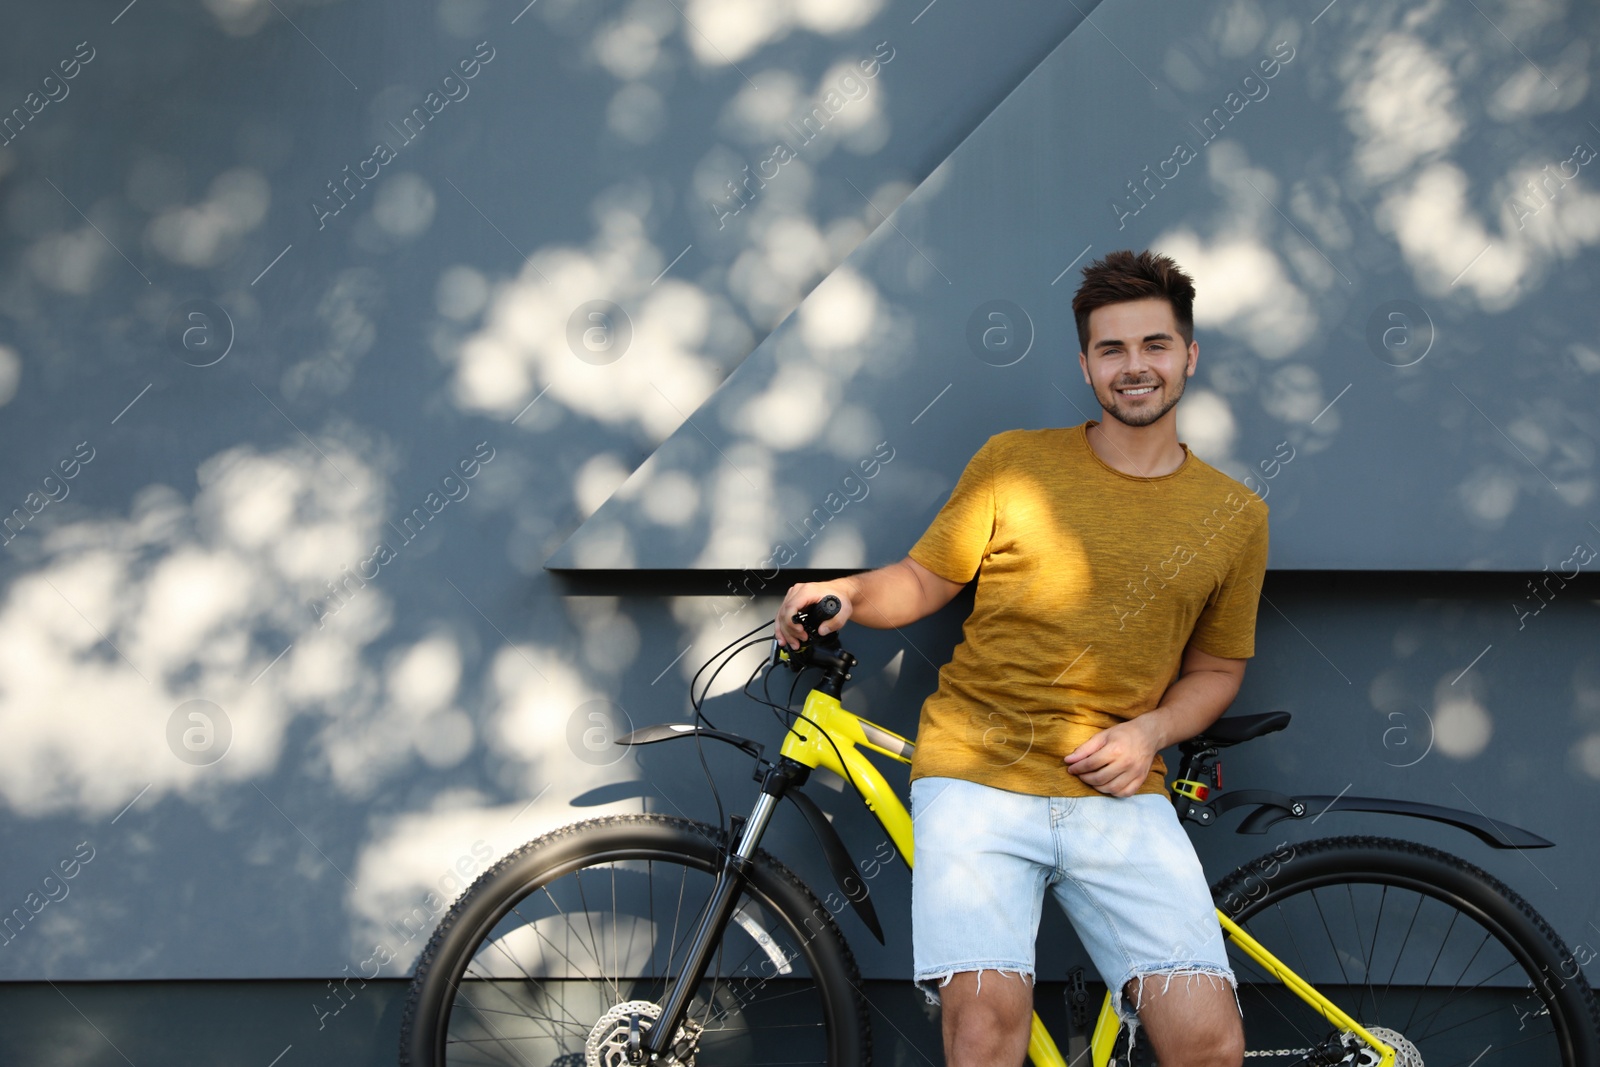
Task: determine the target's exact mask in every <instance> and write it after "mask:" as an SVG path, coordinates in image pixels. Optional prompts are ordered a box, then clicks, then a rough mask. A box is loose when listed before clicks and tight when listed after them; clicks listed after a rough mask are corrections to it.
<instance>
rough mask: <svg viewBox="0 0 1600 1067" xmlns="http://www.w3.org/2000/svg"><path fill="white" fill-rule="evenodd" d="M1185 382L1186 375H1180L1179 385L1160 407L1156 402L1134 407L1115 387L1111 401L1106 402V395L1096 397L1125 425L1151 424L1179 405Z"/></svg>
mask: <svg viewBox="0 0 1600 1067" xmlns="http://www.w3.org/2000/svg"><path fill="white" fill-rule="evenodd" d="M1185 384H1186V377H1185V376H1184V375H1179V376H1178V380H1177V385H1176V386H1174V388H1173V390H1172V395H1171V396H1170V397H1169V398H1168V399H1167V402H1166V403H1165V404H1163V405H1161V406H1160V407H1159V408H1158V407H1157V406H1156V405H1154V404H1150V405H1148V406H1146V407H1142V408H1138V407H1134V406H1132V405H1131V404H1128V403H1127V402H1126V401H1125V400H1123V397H1122V394H1121V393H1119V392H1117V391H1116V389H1115V388H1112V390H1111V401H1112V402H1111V403H1109V404H1108V403H1106V400H1105V398H1104V397H1096V398H1095V399H1097V400H1099V401H1100V406H1101V407H1102V408H1104V409H1105V412H1106V414H1107V415H1110V416H1111V417H1112V418H1114V419H1116V420H1117V421H1118V422H1120V423H1122V424H1123V425H1124V426H1149V425H1150V424H1151V423H1152V422H1155V421H1156V420H1157V419H1159V418H1161V416H1163V415H1165V414H1166V413H1167V412H1169V411H1171V410H1172V409H1173V408H1175V407H1177V406H1178V401H1179V400H1181V399H1183V387H1184V385H1185Z"/></svg>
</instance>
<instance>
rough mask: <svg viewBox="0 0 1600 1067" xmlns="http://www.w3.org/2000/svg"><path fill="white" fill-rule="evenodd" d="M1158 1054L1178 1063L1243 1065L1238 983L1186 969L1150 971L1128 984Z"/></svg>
mask: <svg viewBox="0 0 1600 1067" xmlns="http://www.w3.org/2000/svg"><path fill="white" fill-rule="evenodd" d="M1123 993H1124V995H1125V996H1126V997H1127V1000H1128V1003H1130V1004H1132V1005H1134V1007H1135V1009H1136V1010H1137V1011H1138V1015H1139V1023H1140V1024H1141V1025H1142V1026H1143V1027H1144V1030H1145V1036H1146V1038H1147V1040H1148V1043H1149V1044H1150V1046H1151V1048H1152V1049H1153V1050H1154V1051H1155V1053H1156V1056H1157V1058H1158V1059H1159V1060H1160V1061H1161V1063H1162V1064H1163V1065H1166V1064H1169V1063H1170V1064H1172V1065H1173V1067H1239V1065H1240V1064H1241V1063H1242V1062H1243V1060H1244V1029H1243V1027H1242V1025H1241V1023H1240V1018H1239V1002H1238V998H1237V997H1236V995H1235V993H1234V987H1233V983H1232V982H1231V981H1230V980H1229V979H1228V978H1227V977H1224V976H1222V975H1220V974H1215V973H1211V972H1209V971H1200V970H1184V971H1174V972H1164V973H1160V974H1149V975H1145V976H1144V977H1143V978H1142V979H1133V980H1131V981H1129V982H1128V983H1127V985H1126V986H1124V987H1123Z"/></svg>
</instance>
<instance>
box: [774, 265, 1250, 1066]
mask: <svg viewBox="0 0 1600 1067" xmlns="http://www.w3.org/2000/svg"><path fill="white" fill-rule="evenodd" d="M1083 273H1084V281H1083V284H1082V285H1081V286H1080V287H1079V289H1078V292H1077V294H1076V295H1075V296H1074V298H1073V302H1072V307H1073V312H1074V316H1075V318H1076V320H1077V327H1078V341H1079V346H1080V351H1079V353H1078V363H1079V367H1080V368H1081V370H1082V372H1083V376H1084V380H1085V381H1086V382H1088V383H1089V385H1090V387H1091V388H1092V389H1093V390H1094V395H1095V399H1096V400H1098V401H1099V404H1100V408H1101V418H1100V419H1090V420H1088V421H1086V422H1084V423H1081V424H1079V425H1076V426H1069V427H1065V428H1058V429H1048V430H1010V431H1007V432H1004V433H1000V434H996V435H995V436H993V437H990V438H989V439H988V441H987V442H985V444H984V445H983V447H982V448H980V449H979V450H978V453H977V455H975V456H974V457H973V458H972V460H971V461H970V462H969V463H968V464H967V467H966V470H965V471H964V472H963V473H962V475H961V478H960V480H959V481H958V482H957V484H956V487H955V489H954V490H953V491H952V492H951V494H950V498H949V500H948V501H947V502H946V503H945V504H944V506H943V507H942V508H941V509H940V511H939V513H938V515H937V516H935V517H934V520H933V523H932V524H931V525H930V526H929V527H928V530H927V532H926V533H924V534H923V536H922V538H921V539H920V540H918V541H917V543H916V545H914V546H913V547H912V549H911V551H910V553H909V554H908V555H907V556H906V558H905V559H903V560H901V561H899V562H898V563H894V564H891V565H889V566H887V567H882V568H879V569H878V570H874V571H869V572H867V573H865V574H858V575H854V576H852V577H849V578H844V579H841V580H839V581H836V582H824V583H805V584H800V585H796V586H794V587H792V588H791V589H790V590H789V592H788V594H787V595H786V597H785V598H784V602H783V606H782V607H781V608H780V609H779V613H778V626H777V636H778V639H779V640H780V641H781V642H783V643H784V644H791V645H792V644H798V643H799V642H800V641H801V640H803V639H804V635H803V633H802V632H801V630H800V629H799V627H797V626H796V625H795V624H794V623H793V622H792V620H791V616H792V615H793V613H794V612H795V611H796V610H798V609H799V608H801V607H803V606H805V605H807V604H810V603H812V602H814V601H816V600H818V599H820V598H821V597H822V596H825V595H827V594H829V593H832V594H834V595H836V596H838V597H839V599H840V601H841V602H842V608H841V610H840V612H839V614H838V615H837V616H836V617H835V619H834V620H833V621H832V622H830V623H827V624H824V626H823V627H822V630H823V631H824V632H833V631H835V630H837V629H838V628H839V627H840V626H843V625H844V623H845V622H846V621H847V620H850V619H854V620H856V621H857V622H860V623H862V624H863V625H866V626H871V627H888V626H904V625H906V624H907V623H909V622H912V621H914V620H916V619H920V618H922V617H923V616H925V615H928V614H931V613H932V612H934V611H937V610H938V609H939V608H941V607H943V606H944V605H945V604H947V603H949V601H950V600H951V599H952V598H953V597H954V596H955V594H956V593H957V592H959V591H960V590H961V589H962V587H963V586H964V585H965V584H966V583H967V582H969V581H972V580H973V579H974V578H976V579H977V583H978V587H977V592H976V596H975V597H974V601H973V608H972V613H971V615H970V616H968V618H967V621H966V624H965V626H964V627H963V631H962V635H963V640H962V642H961V643H960V644H959V645H958V646H957V647H956V649H955V652H954V654H953V655H952V657H951V660H950V662H949V663H948V664H946V665H945V666H944V667H943V668H942V669H941V670H940V671H939V687H938V690H937V691H936V692H935V693H934V694H933V695H931V696H930V697H928V699H927V700H926V702H925V703H924V704H923V707H922V716H921V720H920V722H919V724H918V731H917V739H916V740H917V747H916V753H915V756H914V759H913V763H912V768H911V778H912V781H911V812H912V818H913V820H914V825H915V831H916V832H915V838H914V842H915V856H914V868H913V873H912V956H913V960H914V966H915V973H914V977H915V979H916V982H917V984H918V985H919V986H921V987H922V988H923V989H924V990H925V991H926V992H927V994H928V997H929V999H930V1000H935V1001H937V1002H939V1003H941V1004H942V1006H943V1028H944V1040H945V1059H946V1062H947V1063H949V1064H950V1065H951V1067H969V1065H972V1067H976V1065H979V1064H982V1065H990V1064H1001V1065H1005V1067H1016V1065H1018V1064H1021V1063H1022V1061H1023V1058H1024V1056H1025V1055H1026V1050H1027V1044H1028V1031H1029V1019H1030V1016H1031V1014H1032V1007H1033V985H1032V982H1033V975H1034V941H1035V939H1036V938H1037V936H1038V928H1039V918H1040V913H1041V909H1042V906H1043V899H1044V895H1045V892H1046V890H1048V891H1049V892H1050V893H1051V894H1052V895H1053V896H1054V897H1055V898H1056V900H1057V902H1058V903H1059V904H1060V905H1061V906H1062V908H1063V909H1064V910H1065V911H1066V913H1067V916H1068V918H1069V919H1070V920H1071V921H1072V924H1073V926H1074V928H1075V929H1076V930H1077V931H1078V934H1079V936H1080V938H1081V939H1082V940H1083V943H1084V945H1085V947H1086V948H1087V949H1088V951H1089V954H1090V957H1091V958H1092V959H1093V961H1094V964H1095V966H1096V968H1097V969H1098V970H1099V972H1100V975H1101V977H1102V979H1103V980H1104V981H1105V983H1106V985H1107V986H1108V987H1109V988H1112V989H1117V990H1120V991H1121V996H1119V997H1118V998H1117V1000H1116V1005H1117V1010H1118V1013H1119V1015H1121V1017H1122V1018H1123V1019H1124V1021H1125V1022H1126V1023H1127V1024H1128V1025H1129V1026H1130V1027H1134V1026H1137V1025H1140V1024H1142V1025H1143V1027H1144V1028H1145V1031H1146V1033H1147V1034H1148V1036H1149V1039H1150V1044H1151V1046H1152V1047H1153V1049H1154V1051H1155V1054H1156V1056H1157V1058H1158V1059H1159V1060H1160V1062H1161V1063H1162V1065H1163V1067H1238V1065H1239V1064H1240V1063H1241V1061H1242V1058H1243V1048H1244V1043H1243V1036H1242V1033H1241V1030H1240V1021H1239V1012H1238V1004H1237V1001H1236V1000H1235V996H1234V981H1235V980H1234V975H1233V973H1232V970H1231V969H1230V968H1229V965H1228V960H1227V956H1226V953H1225V951H1224V948H1223V941H1222V933H1221V930H1220V928H1219V927H1218V924H1217V920H1216V916H1215V914H1214V912H1213V910H1212V902H1211V894H1210V892H1209V890H1208V889H1207V887H1206V881H1205V876H1204V873H1203V872H1202V870H1201V868H1200V862H1199V860H1198V858H1197V857H1196V856H1195V852H1194V848H1193V846H1191V845H1190V843H1189V838H1188V836H1187V835H1186V834H1185V833H1184V831H1183V828H1182V826H1181V825H1180V824H1179V822H1178V819H1177V815H1176V813H1175V812H1174V810H1173V807H1172V804H1171V802H1170V801H1169V800H1168V799H1167V795H1166V788H1165V775H1166V765H1165V764H1164V762H1163V761H1162V760H1161V758H1160V756H1159V755H1158V753H1159V752H1160V750H1161V749H1163V748H1166V747H1168V746H1170V745H1174V744H1176V743H1178V742H1179V741H1181V740H1184V739H1185V738H1189V737H1192V736H1194V735H1195V734H1198V733H1200V732H1201V731H1203V730H1204V729H1205V728H1206V727H1207V726H1209V725H1211V723H1212V722H1214V721H1215V720H1216V719H1217V718H1218V717H1219V716H1221V715H1222V713H1223V712H1224V711H1225V710H1227V707H1228V705H1229V704H1230V703H1232V701H1233V698H1234V696H1235V695H1236V694H1237V693H1238V691H1239V683H1240V681H1241V680H1242V679H1243V677H1244V666H1245V660H1246V659H1247V658H1249V657H1250V656H1251V655H1253V654H1254V652H1255V622H1256V604H1257V600H1258V598H1259V595H1260V588H1261V580H1262V577H1263V574H1264V573H1265V570H1266V561H1267V506H1266V505H1265V504H1264V503H1262V502H1261V500H1260V499H1259V498H1258V497H1256V496H1255V495H1254V494H1252V493H1250V492H1249V491H1248V490H1246V489H1245V488H1244V487H1243V486H1242V485H1240V484H1239V483H1238V482H1236V481H1234V480H1233V479H1232V478H1229V477H1228V476H1227V475H1225V474H1223V473H1221V472H1220V471H1218V470H1216V469H1215V468H1213V467H1211V466H1209V465H1207V464H1206V463H1204V462H1202V461H1201V460H1200V459H1199V457H1197V456H1195V455H1193V454H1192V453H1191V452H1190V451H1189V449H1188V446H1186V445H1185V444H1183V443H1182V442H1180V441H1179V440H1178V428H1177V405H1178V401H1179V400H1180V399H1181V398H1182V396H1183V391H1184V387H1185V384H1186V383H1187V381H1188V379H1189V377H1190V376H1191V375H1193V374H1194V372H1195V367H1196V365H1197V363H1198V361H1199V358H1200V346H1199V344H1198V343H1196V342H1195V340H1194V314H1193V308H1194V283H1193V281H1192V280H1191V279H1190V278H1189V276H1188V275H1186V274H1185V273H1184V272H1183V271H1182V270H1180V269H1179V268H1178V266H1177V264H1175V263H1174V262H1173V261H1172V260H1171V259H1169V258H1167V257H1165V256H1161V255H1155V254H1152V253H1150V252H1142V253H1139V254H1137V255H1135V254H1134V253H1132V252H1113V253H1111V254H1109V255H1107V256H1106V257H1105V258H1104V259H1102V260H1099V261H1097V262H1095V263H1093V264H1091V265H1090V266H1089V267H1087V268H1085V269H1084V272H1083ZM985 972H987V973H985ZM985 979H987V982H985Z"/></svg>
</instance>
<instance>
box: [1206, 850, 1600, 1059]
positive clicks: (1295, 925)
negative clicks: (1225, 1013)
mask: <svg viewBox="0 0 1600 1067" xmlns="http://www.w3.org/2000/svg"><path fill="white" fill-rule="evenodd" d="M1212 894H1213V896H1214V897H1215V899H1216V902H1217V907H1218V908H1219V909H1220V910H1221V911H1222V912H1223V913H1224V914H1226V915H1227V916H1228V917H1229V918H1231V919H1233V920H1234V922H1236V923H1238V924H1239V925H1240V926H1242V927H1244V929H1245V930H1246V932H1248V933H1249V934H1250V935H1251V936H1252V937H1254V938H1255V939H1256V940H1257V941H1259V942H1260V943H1261V944H1262V945H1263V946H1264V947H1265V948H1267V949H1268V950H1269V951H1270V952H1271V953H1272V954H1273V955H1275V956H1277V958H1278V959H1279V960H1280V961H1281V962H1283V963H1284V964H1286V965H1288V966H1289V967H1290V968H1291V969H1293V970H1294V971H1295V972H1296V973H1297V974H1299V975H1300V977H1302V978H1304V979H1306V981H1308V982H1310V983H1311V984H1312V985H1314V986H1316V987H1317V989H1319V990H1320V991H1321V992H1322V993H1323V994H1324V995H1325V996H1327V997H1328V998H1329V999H1330V1000H1332V1001H1333V1002H1334V1003H1335V1004H1337V1005H1338V1006H1339V1007H1340V1008H1342V1009H1343V1010H1344V1011H1345V1012H1346V1013H1347V1014H1349V1015H1350V1016H1352V1017H1353V1018H1354V1019H1355V1020H1356V1021H1357V1022H1359V1023H1360V1024H1361V1025H1362V1026H1364V1027H1366V1028H1367V1029H1369V1030H1374V1034H1375V1036H1377V1037H1379V1038H1380V1039H1382V1040H1384V1041H1385V1042H1386V1043H1388V1044H1391V1045H1393V1046H1394V1047H1395V1048H1396V1053H1397V1054H1396V1057H1395V1065H1396V1067H1422V1065H1423V1064H1426V1065H1427V1067H1448V1065H1459V1067H1469V1065H1470V1067H1501V1065H1505V1067H1513V1065H1514V1067H1555V1065H1561V1067H1600V1048H1597V1043H1600V1013H1597V1010H1596V1006H1595V999H1594V994H1593V993H1592V992H1591V991H1590V989H1589V984H1588V982H1587V981H1585V979H1584V976H1583V972H1582V970H1581V968H1580V967H1579V965H1578V961H1577V960H1575V959H1574V957H1573V955H1572V953H1570V952H1569V951H1568V950H1567V947H1566V945H1565V944H1563V943H1562V941H1561V938H1560V937H1558V936H1557V935H1556V933H1555V932H1554V931H1553V930H1551V929H1550V927H1549V925H1548V924H1547V923H1546V922H1545V921H1544V919H1543V918H1541V917H1540V916H1539V915H1538V914H1537V913H1536V912H1535V911H1534V910H1533V909H1532V908H1531V907H1530V906H1529V905H1528V903H1527V902H1526V901H1525V900H1523V899H1522V898H1521V897H1520V896H1518V895H1517V894H1516V893H1514V892H1513V891H1512V890H1511V889H1509V888H1508V887H1506V886H1505V885H1504V884H1503V883H1501V882H1500V881H1499V880H1497V879H1496V878H1494V877H1493V876H1492V875H1490V874H1488V873H1487V872H1485V871H1483V870H1481V869H1480V868H1478V867H1475V866H1473V865H1472V864H1470V863H1467V862H1466V861H1464V860H1461V859H1459V858H1457V857H1455V856H1452V855H1450V854H1448V853H1445V852H1440V851H1438V850H1437V849H1432V848H1428V847H1426V846H1423V845H1418V844H1415V843H1412V842H1409V841H1398V840H1394V839H1391V838H1382V837H1339V838H1327V839H1323V840H1318V841H1310V842H1306V843H1304V844H1293V845H1290V844H1285V845H1280V846H1279V848H1278V849H1277V850H1275V851H1273V852H1271V853H1268V854H1267V855H1265V856H1262V857H1260V858H1259V859H1257V860H1254V861H1252V862H1251V863H1247V864H1245V865H1244V866H1242V867H1240V868H1239V869H1238V870H1236V871H1234V872H1233V873H1232V874H1230V875H1228V876H1227V877H1226V878H1224V879H1223V880H1222V881H1220V882H1218V883H1217V884H1216V885H1215V886H1213V887H1212ZM1228 955H1229V959H1230V961H1231V963H1232V965H1233V969H1234V973H1235V975H1236V976H1237V977H1238V979H1239V1001H1240V1007H1241V1008H1242V1010H1243V1012H1244V1031H1245V1047H1246V1049H1247V1050H1249V1051H1247V1052H1246V1056H1247V1057H1251V1059H1250V1060H1247V1062H1264V1063H1267V1064H1285V1065H1287V1064H1362V1063H1364V1062H1366V1061H1365V1060H1364V1059H1363V1056H1364V1055H1365V1052H1364V1051H1363V1050H1362V1049H1358V1048H1357V1047H1356V1043H1355V1042H1353V1041H1352V1040H1351V1039H1350V1038H1349V1036H1348V1035H1341V1034H1339V1033H1337V1032H1336V1028H1334V1027H1332V1026H1331V1025H1330V1024H1328V1023H1327V1022H1325V1021H1324V1020H1323V1019H1322V1017H1321V1015H1320V1014H1317V1013H1316V1012H1314V1011H1313V1010H1312V1009H1311V1008H1310V1007H1309V1006H1308V1005H1307V1004H1306V1003H1305V1002H1304V1001H1302V1000H1300V999H1299V998H1297V997H1295V996H1294V994H1292V993H1290V992H1289V991H1288V990H1287V989H1285V988H1284V987H1283V986H1282V985H1281V984H1279V983H1278V982H1276V981H1275V980H1273V979H1271V978H1269V977H1268V976H1267V974H1266V972H1265V971H1264V970H1263V969H1262V968H1261V967H1260V966H1259V965H1258V964H1256V963H1255V962H1254V961H1253V960H1251V959H1250V958H1249V957H1248V956H1246V955H1245V954H1244V953H1243V951H1242V950H1240V949H1239V948H1238V946H1236V945H1234V944H1233V943H1232V942H1229V944H1228ZM1375 1028H1377V1029H1375Z"/></svg>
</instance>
